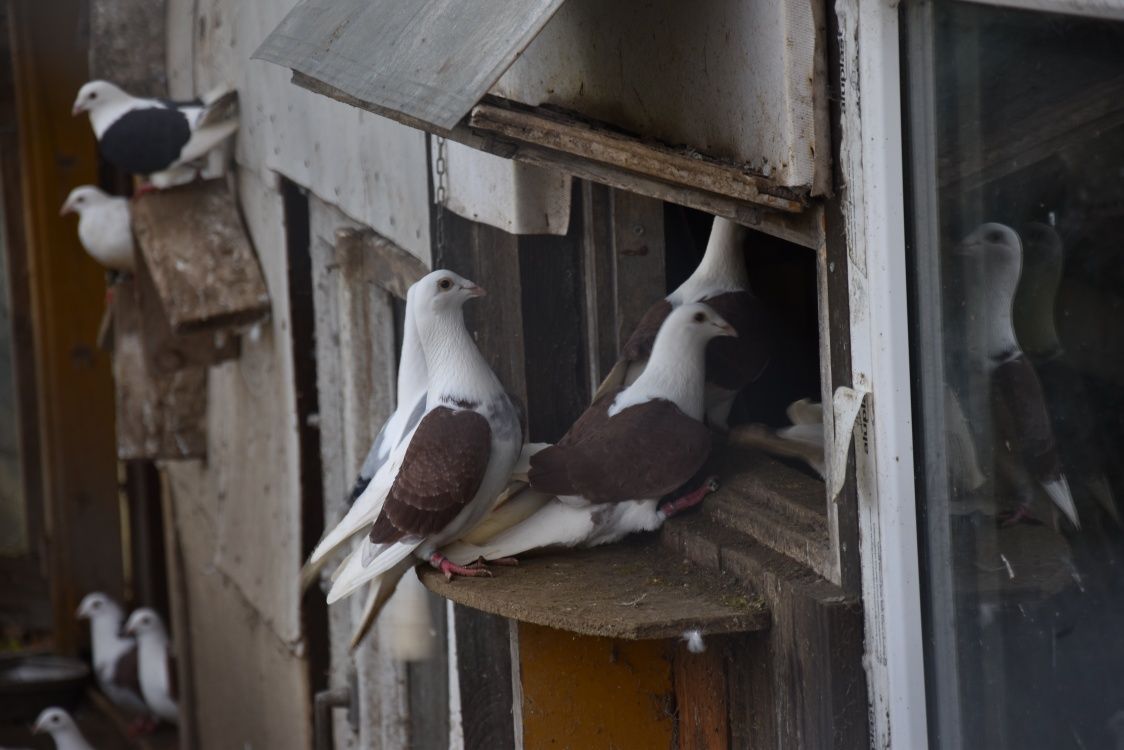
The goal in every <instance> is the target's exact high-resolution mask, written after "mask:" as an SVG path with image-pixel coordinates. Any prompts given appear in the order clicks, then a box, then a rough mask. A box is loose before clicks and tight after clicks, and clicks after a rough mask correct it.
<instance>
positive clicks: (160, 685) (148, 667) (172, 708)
mask: <svg viewBox="0 0 1124 750" xmlns="http://www.w3.org/2000/svg"><path fill="white" fill-rule="evenodd" d="M125 632H126V633H129V634H131V635H132V636H133V637H135V638H136V639H137V646H138V649H139V673H140V686H141V695H143V696H144V702H145V703H146V704H148V707H149V709H150V710H151V711H152V713H154V714H156V715H157V716H159V717H160V718H161V719H163V720H164V721H167V722H171V723H172V724H176V723H179V716H180V712H179V701H178V699H177V692H178V689H179V688H178V685H177V684H176V657H175V654H174V653H172V647H171V644H170V643H169V642H168V631H167V630H166V629H165V628H164V621H163V620H161V619H160V615H158V614H156V612H155V611H153V610H151V609H148V608H147V607H142V608H141V609H138V610H135V611H134V612H133V613H132V614H131V615H129V621H128V622H126V623H125Z"/></svg>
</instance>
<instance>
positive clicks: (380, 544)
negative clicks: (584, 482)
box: [328, 271, 522, 614]
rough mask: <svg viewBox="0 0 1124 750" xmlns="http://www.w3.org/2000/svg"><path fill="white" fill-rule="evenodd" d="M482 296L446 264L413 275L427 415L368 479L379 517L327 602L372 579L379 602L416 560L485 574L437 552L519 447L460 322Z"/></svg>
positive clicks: (493, 486)
mask: <svg viewBox="0 0 1124 750" xmlns="http://www.w3.org/2000/svg"><path fill="white" fill-rule="evenodd" d="M483 294H484V290H483V289H481V288H480V287H478V286H477V285H476V284H474V283H472V282H471V281H468V280H467V279H464V278H462V277H461V276H458V275H457V274H455V273H452V272H450V271H434V272H433V273H430V274H429V275H427V276H426V277H425V278H424V279H422V280H421V282H419V286H418V288H417V290H416V291H415V295H416V297H415V300H414V301H415V302H416V303H417V305H416V309H415V311H414V319H415V323H416V325H417V329H418V337H419V339H420V341H421V346H422V352H423V353H424V355H425V362H426V368H427V370H428V372H429V383H428V395H427V398H426V412H425V415H424V416H423V417H422V419H421V421H420V422H419V423H418V425H417V427H416V428H414V431H413V433H412V434H411V435H410V436H409V437H407V438H406V439H405V440H403V441H402V442H401V443H400V444H399V446H398V447H397V448H396V449H395V450H394V452H393V453H392V454H391V456H390V458H389V459H388V460H387V462H386V464H385V465H384V466H383V469H382V470H380V471H379V473H378V474H377V475H376V477H375V479H373V480H372V481H371V483H370V485H368V487H367V490H366V491H365V494H367V493H371V508H372V510H375V511H377V515H376V517H375V519H374V523H373V525H372V526H371V528H370V534H369V535H368V537H367V538H366V539H364V540H363V541H362V542H361V544H360V545H359V547H358V549H356V550H355V551H354V552H353V553H352V554H351V555H350V556H349V557H348V558H347V560H345V561H344V563H343V564H342V565H341V566H340V568H339V570H337V571H336V574H335V576H334V583H333V585H332V588H331V590H330V591H329V592H328V602H329V603H332V602H335V601H338V600H339V599H341V598H343V597H345V596H347V595H348V594H350V593H352V592H353V591H355V590H356V589H357V588H359V587H360V586H362V585H363V584H364V583H366V582H367V581H373V580H375V579H381V585H380V598H381V599H382V601H385V599H386V598H387V597H389V596H390V594H391V593H392V592H393V590H394V587H395V586H396V585H397V582H398V580H399V579H400V578H401V577H402V575H403V573H405V572H406V571H407V570H408V569H409V568H410V567H411V566H412V565H413V564H414V562H415V561H416V559H422V560H427V561H429V562H430V564H432V565H433V566H434V567H437V568H439V569H440V570H442V571H444V572H445V573H446V575H450V576H451V575H453V574H457V575H469V576H472V575H487V574H488V572H487V571H486V570H484V569H481V568H467V567H462V566H459V565H456V564H454V563H452V562H451V561H450V560H448V559H447V558H445V557H444V556H443V555H442V554H440V553H439V552H438V550H439V549H440V548H441V547H442V546H443V545H445V544H447V543H448V542H450V541H452V540H454V539H456V538H458V536H460V534H461V533H462V532H464V531H466V530H467V529H470V528H472V527H473V526H475V525H476V523H478V522H479V521H480V519H481V518H483V516H484V515H486V514H487V513H488V511H489V510H490V509H491V507H492V504H493V502H494V499H495V498H496V496H497V495H499V494H500V492H501V491H502V490H503V489H504V487H506V486H507V484H508V481H509V480H510V478H511V471H512V468H513V467H514V466H515V462H516V460H517V459H518V457H519V452H520V447H521V446H522V428H521V426H520V424H519V417H518V413H517V410H516V408H515V406H514V405H513V404H512V402H511V399H510V398H509V397H508V395H507V393H506V392H505V391H504V388H503V386H502V385H501V384H500V382H499V379H498V378H496V376H495V373H493V372H492V369H491V368H490V367H489V366H488V363H487V362H486V361H485V360H484V357H483V356H482V355H481V354H480V351H479V350H478V349H477V348H476V344H475V342H474V341H473V340H472V336H471V334H469V332H468V330H467V329H466V328H465V325H464V315H463V310H462V307H463V305H464V303H465V302H466V301H468V300H469V299H472V298H473V297H479V296H481V295H483ZM361 501H363V498H360V501H358V502H361ZM358 502H357V503H356V504H357V505H358ZM377 610H378V603H376V607H375V613H376V614H377Z"/></svg>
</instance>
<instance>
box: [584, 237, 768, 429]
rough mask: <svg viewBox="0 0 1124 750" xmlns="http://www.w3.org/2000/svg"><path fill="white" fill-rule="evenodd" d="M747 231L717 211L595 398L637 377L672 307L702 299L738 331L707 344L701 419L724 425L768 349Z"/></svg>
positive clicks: (761, 366)
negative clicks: (748, 259) (693, 258)
mask: <svg viewBox="0 0 1124 750" xmlns="http://www.w3.org/2000/svg"><path fill="white" fill-rule="evenodd" d="M748 234H749V230H748V229H746V228H745V227H743V226H741V225H740V224H735V223H734V222H732V221H729V220H728V219H724V218H722V217H720V216H716V217H715V218H714V225H713V227H712V228H711V230H710V240H709V241H708V242H707V246H706V253H705V254H704V255H703V259H702V262H700V263H699V265H698V268H696V269H695V271H694V273H692V274H691V276H690V277H689V278H688V279H687V280H686V281H684V282H683V283H682V284H680V285H679V288H677V289H676V290H675V291H674V292H672V293H671V294H669V295H667V296H666V297H665V298H664V299H662V300H660V301H659V302H657V303H655V304H654V305H652V306H651V307H650V308H648V311H647V312H646V313H645V314H644V317H642V318H641V319H640V322H639V323H637V325H636V330H635V331H633V332H632V335H631V336H630V337H629V338H628V341H627V342H625V345H624V346H623V347H621V354H620V359H618V360H617V363H616V364H615V365H614V366H613V369H612V370H611V371H610V372H609V374H608V375H607V376H606V377H605V381H604V382H603V383H602V384H601V386H600V387H599V388H598V389H597V393H596V394H595V395H594V397H593V400H594V401H598V400H600V399H601V398H602V397H604V396H605V394H607V393H609V392H610V391H612V390H613V389H615V388H620V387H622V386H626V385H629V384H630V383H632V382H633V381H634V380H636V378H637V377H639V375H640V373H641V372H643V370H644V366H645V364H646V363H647V361H648V358H649V357H650V356H651V353H652V346H653V345H654V343H655V340H656V334H657V333H658V332H659V330H660V326H661V325H662V324H663V322H664V320H665V319H666V318H667V316H668V315H669V314H670V313H671V311H672V310H674V309H675V308H677V307H679V306H680V305H684V304H687V303H690V302H705V303H706V304H707V305H709V306H710V307H712V308H714V311H715V312H717V313H718V314H719V315H721V316H722V317H723V318H724V319H725V320H726V321H727V322H728V323H729V324H730V325H731V326H733V328H734V330H736V331H737V333H738V337H737V338H736V339H735V338H722V339H718V340H715V341H713V342H711V344H710V346H709V348H708V349H707V363H706V381H707V388H706V421H707V423H708V424H710V425H711V426H712V427H716V428H719V429H726V420H727V418H728V417H729V414H730V409H731V407H732V406H733V403H734V397H735V396H737V394H738V391H740V390H741V389H742V388H744V387H745V386H746V385H748V384H750V383H752V382H753V381H754V380H756V379H757V378H758V376H760V375H761V373H762V371H763V370H764V369H765V366H766V365H767V364H768V363H769V357H770V355H771V351H772V325H771V324H770V322H769V319H768V314H767V311H766V309H765V306H764V304H763V303H762V302H761V300H759V299H758V298H757V297H755V296H754V294H753V292H752V291H750V288H749V274H748V273H747V271H746V265H745V254H744V250H743V246H744V244H745V240H746V237H747V236H748Z"/></svg>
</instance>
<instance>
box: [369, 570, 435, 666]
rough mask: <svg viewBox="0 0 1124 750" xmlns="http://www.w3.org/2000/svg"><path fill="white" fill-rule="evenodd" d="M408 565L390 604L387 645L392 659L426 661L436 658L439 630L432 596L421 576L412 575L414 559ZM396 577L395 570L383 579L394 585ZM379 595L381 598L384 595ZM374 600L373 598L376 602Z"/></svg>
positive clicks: (386, 626)
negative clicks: (434, 616)
mask: <svg viewBox="0 0 1124 750" xmlns="http://www.w3.org/2000/svg"><path fill="white" fill-rule="evenodd" d="M407 562H408V564H407V565H406V567H405V574H404V575H403V574H398V575H399V576H400V577H401V579H402V580H401V582H399V583H398V588H397V590H395V591H394V595H393V596H390V597H389V598H390V601H389V602H387V603H386V613H385V614H384V615H383V619H384V620H385V622H384V623H383V628H384V631H383V632H384V634H385V635H387V636H388V638H387V646H388V647H389V649H390V655H391V657H392V658H394V659H396V660H398V661H426V660H428V659H432V658H433V656H434V654H435V653H436V652H437V628H436V627H435V626H434V622H433V614H432V612H431V611H430V608H429V596H430V595H429V593H428V592H427V591H426V590H425V586H423V585H422V582H421V581H420V580H419V579H418V577H417V575H414V574H412V573H411V572H410V568H411V567H412V566H413V560H409V561H407ZM396 570H397V569H396ZM394 574H395V570H392V571H390V572H389V573H387V574H386V575H384V576H383V581H384V584H383V586H385V585H386V584H387V583H390V580H389V579H390V576H391V575H394ZM380 588H381V587H380ZM379 593H380V595H381V593H382V592H381V591H380V592H379ZM374 598H375V597H374V596H372V600H374ZM366 616H367V612H366V611H364V618H366ZM374 616H376V617H377V616H378V612H377V610H375V611H374ZM372 622H373V620H372Z"/></svg>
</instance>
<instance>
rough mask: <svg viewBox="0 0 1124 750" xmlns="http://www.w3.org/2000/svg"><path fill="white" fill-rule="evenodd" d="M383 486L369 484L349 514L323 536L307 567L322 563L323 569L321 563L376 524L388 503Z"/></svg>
mask: <svg viewBox="0 0 1124 750" xmlns="http://www.w3.org/2000/svg"><path fill="white" fill-rule="evenodd" d="M382 486H384V485H379V486H371V485H370V484H368V486H367V488H366V489H365V490H364V491H363V493H361V494H360V496H359V497H358V498H357V499H356V501H355V503H354V504H353V505H352V506H351V507H350V508H348V510H347V514H346V515H345V516H344V517H343V518H342V519H340V522H339V523H337V524H336V525H335V526H333V527H332V530H331V531H329V532H328V533H327V534H325V535H324V536H323V538H322V539H321V540H320V542H319V543H318V544H317V545H316V549H314V550H312V554H311V555H309V556H308V562H307V563H306V564H305V566H306V567H308V566H310V565H315V564H317V563H320V564H321V567H322V566H323V564H322V563H321V561H322V560H323V559H324V558H326V557H328V556H329V555H331V554H332V553H333V552H335V551H336V550H337V549H339V548H340V547H341V546H342V545H344V544H346V543H347V541H348V540H349V539H351V538H352V537H354V536H355V535H356V534H358V533H359V532H361V531H366V530H367V529H368V527H370V525H371V524H373V523H374V522H375V519H376V518H378V517H379V513H381V512H382V506H383V503H384V502H386V492H385V491H383V490H382V489H381V487H382Z"/></svg>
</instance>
